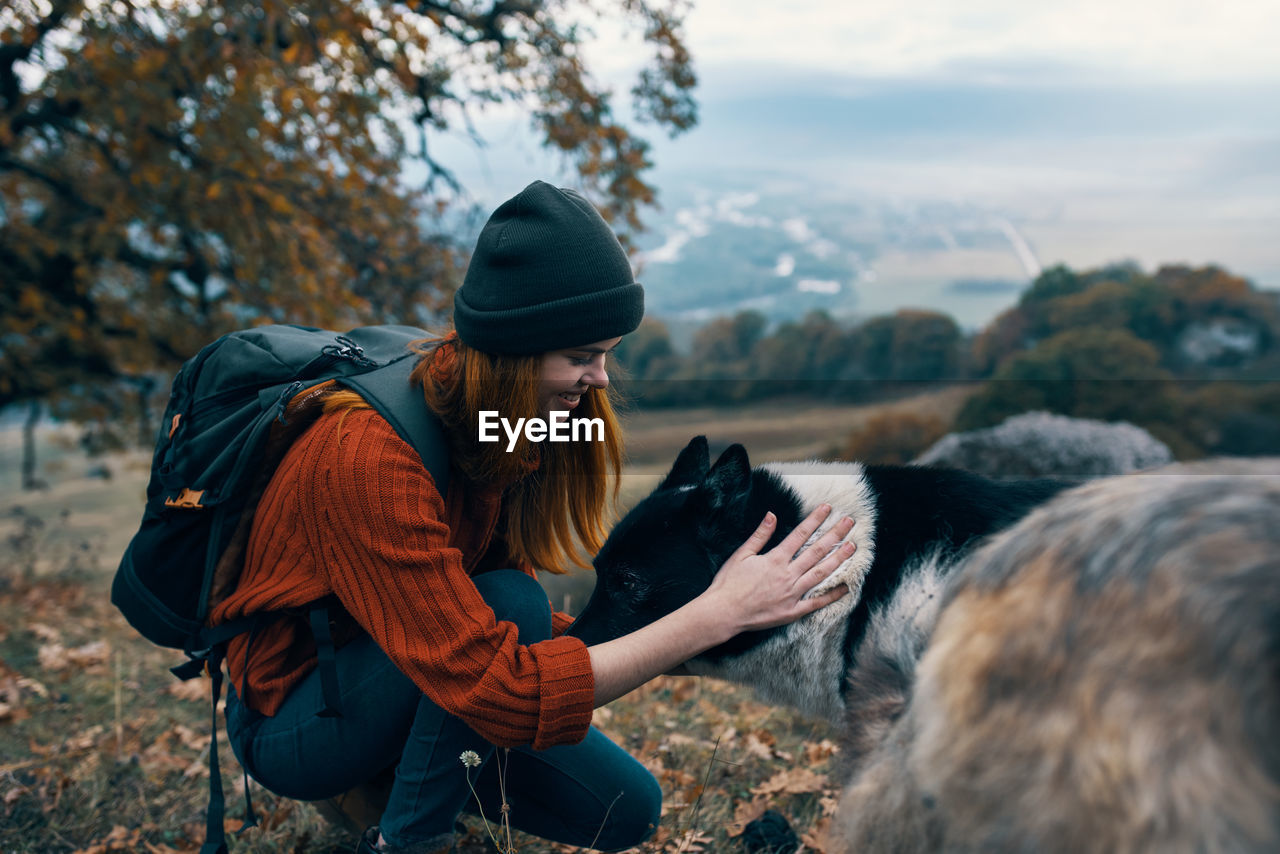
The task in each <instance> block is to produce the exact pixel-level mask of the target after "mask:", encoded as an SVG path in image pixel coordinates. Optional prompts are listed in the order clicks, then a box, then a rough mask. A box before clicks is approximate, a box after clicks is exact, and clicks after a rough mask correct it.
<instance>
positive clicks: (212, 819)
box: [111, 326, 449, 854]
mask: <svg viewBox="0 0 1280 854" xmlns="http://www.w3.org/2000/svg"><path fill="white" fill-rule="evenodd" d="M427 337H430V335H429V333H428V332H426V331H424V330H422V329H416V328H413V327H409V326H367V327H363V328H360V329H355V330H352V331H350V332H347V333H343V334H340V333H336V332H330V331H327V330H323V329H313V328H309V327H302V326H262V327H258V328H256V329H247V330H242V331H239V332H232V333H230V334H228V335H224V336H223V337H221V338H219V339H218V340H217V341H214V342H213V343H212V344H209V345H208V346H206V347H205V348H204V349H202V350H201V351H200V352H199V353H197V354H196V355H195V356H194V357H192V358H191V359H190V360H189V361H187V362H186V363H185V364H184V365H183V366H182V368H181V369H180V370H179V371H178V374H177V376H176V377H174V380H173V388H172V390H171V392H170V396H169V403H168V406H167V407H166V408H165V414H164V420H163V422H162V425H161V429H160V433H159V435H158V437H157V440H156V449H155V455H154V457H153V458H152V462H151V479H150V482H149V483H148V484H147V502H146V508H145V510H144V511H143V514H142V524H141V526H140V527H139V528H138V532H137V533H136V534H134V536H133V540H132V541H131V542H130V543H129V547H128V549H127V550H126V551H125V554H124V558H123V559H122V560H121V562H120V567H119V569H118V570H117V571H116V575H115V579H114V581H113V583H112V586H111V601H112V603H113V604H114V605H115V606H116V607H118V608H119V609H120V610H121V612H123V613H124V615H125V617H126V619H128V621H129V623H130V624H131V625H133V627H134V628H135V629H137V630H138V631H139V632H140V633H141V634H142V635H143V636H144V637H146V638H147V639H148V640H150V641H152V642H154V643H157V644H159V645H161V646H167V647H172V648H175V649H181V650H183V651H184V652H186V654H187V656H188V661H187V663H186V664H184V665H180V666H178V667H175V668H173V671H174V674H175V675H177V676H178V677H179V678H182V679H190V678H192V677H194V676H197V675H199V674H200V673H201V672H204V671H206V670H207V671H208V672H209V674H210V676H211V677H212V681H213V686H212V694H213V702H214V706H215V707H216V705H217V702H218V698H219V696H220V695H221V693H222V667H221V665H222V657H223V652H224V650H225V646H226V643H227V641H228V640H230V639H231V638H232V637H234V636H235V635H237V634H240V633H242V632H245V631H251V630H252V629H253V628H254V627H255V626H256V625H257V624H258V623H259V622H260V618H259V617H247V618H244V619H241V620H238V621H234V622H232V623H228V624H225V625H221V626H218V627H216V628H212V629H211V628H209V627H208V626H206V625H205V620H206V619H207V617H208V615H209V606H210V594H211V592H212V588H213V585H214V579H215V576H216V575H218V573H217V572H216V571H217V570H219V563H220V561H221V560H222V558H223V555H224V553H226V552H227V550H228V546H229V544H230V543H231V540H232V536H233V534H235V532H236V531H237V528H238V527H239V526H240V523H241V517H242V516H243V515H244V511H245V510H246V506H247V504H248V501H249V498H250V495H251V493H252V492H253V490H254V488H255V485H260V484H261V482H262V478H264V477H267V476H269V475H270V471H269V469H270V468H271V467H273V466H274V465H275V464H276V463H278V462H279V460H278V458H277V459H267V457H266V451H267V447H268V439H269V438H270V437H272V435H273V426H275V425H280V426H281V427H287V426H288V425H287V423H286V422H285V412H286V407H287V406H288V404H289V402H290V401H291V400H292V399H293V398H294V397H295V396H296V395H298V394H300V393H304V392H305V391H306V390H308V389H311V388H314V387H315V386H317V385H319V384H320V383H323V382H326V381H329V380H334V381H336V382H337V383H339V384H341V385H343V386H346V387H348V388H350V389H352V390H354V391H356V392H359V393H360V394H361V395H362V396H363V397H364V399H365V400H366V401H368V403H369V404H370V405H371V406H373V408H374V409H375V410H377V411H378V413H379V414H380V415H382V417H384V418H385V419H386V420H387V421H388V422H389V423H390V424H391V426H392V427H393V428H394V429H395V431H396V432H397V433H398V434H399V435H400V437H401V438H403V439H404V440H405V441H406V442H408V443H409V444H410V445H411V446H412V447H413V448H414V450H416V451H417V452H418V455H419V456H420V457H421V458H422V462H423V466H424V467H425V468H426V469H427V471H428V472H430V474H431V477H432V479H433V480H434V481H435V484H436V487H437V489H439V491H440V494H441V495H442V496H443V495H444V494H445V492H446V490H447V489H448V481H449V458H448V445H447V444H446V442H445V437H444V433H443V430H442V427H441V425H440V422H439V421H438V420H437V419H436V418H435V416H434V415H433V414H432V413H431V411H430V410H429V409H428V408H427V405H426V401H425V400H424V399H423V396H422V392H421V390H419V389H416V388H415V387H413V386H411V385H410V383H409V374H410V372H411V371H412V369H413V366H414V364H415V363H416V361H417V357H416V354H414V353H413V352H411V351H410V350H409V344H410V342H413V341H417V340H421V339H423V338H427ZM281 432H282V431H281V430H280V429H277V430H276V434H277V435H279V434H280V433H281ZM226 571H227V567H226V566H223V567H222V569H221V573H222V575H225V573H226ZM234 571H236V572H238V567H235V568H234ZM219 581H220V582H223V581H225V578H222V577H220V576H219ZM311 616H312V618H311V625H312V628H313V631H314V632H315V634H316V646H317V652H318V654H319V657H320V675H321V681H322V684H323V687H324V695H325V701H326V711H325V712H324V714H341V711H340V707H339V701H338V690H337V681H336V670H335V669H334V667H333V644H332V640H331V638H330V637H329V633H328V625H329V620H328V613H327V610H325V608H323V607H317V608H313V609H312V612H311ZM209 757H210V758H209V761H210V772H211V773H210V797H209V811H208V836H207V840H206V842H205V845H204V847H203V848H202V849H201V851H202V854H213V852H221V851H225V850H226V844H225V836H224V832H223V827H222V812H223V799H222V784H221V777H220V776H219V773H218V768H217V762H218V758H217V717H216V711H215V716H214V736H213V741H212V743H211V745H210V748H209ZM246 792H247V788H246ZM248 813H249V819H248V820H247V823H251V822H252V807H251V806H250V808H249V811H248Z"/></svg>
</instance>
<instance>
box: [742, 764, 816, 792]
mask: <svg viewBox="0 0 1280 854" xmlns="http://www.w3.org/2000/svg"><path fill="white" fill-rule="evenodd" d="M830 785H831V781H830V780H828V779H827V776H826V775H825V774H815V773H814V772H813V771H810V770H809V769H808V768H790V769H788V770H786V771H779V772H778V773H777V774H774V775H773V776H772V777H770V778H769V779H768V780H765V781H764V782H763V783H761V784H760V785H759V786H756V787H755V789H753V790H752V794H755V795H759V796H766V795H780V794H783V793H786V794H792V795H797V794H800V793H802V792H821V791H823V790H824V789H826V788H827V787H828V786H830Z"/></svg>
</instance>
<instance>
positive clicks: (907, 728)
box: [837, 461, 1280, 852]
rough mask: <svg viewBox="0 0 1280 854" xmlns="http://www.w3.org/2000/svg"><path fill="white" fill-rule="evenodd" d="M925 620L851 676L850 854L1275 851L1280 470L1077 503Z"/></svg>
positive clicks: (1234, 469)
mask: <svg viewBox="0 0 1280 854" xmlns="http://www.w3.org/2000/svg"><path fill="white" fill-rule="evenodd" d="M1264 471H1270V474H1263V473H1260V472H1264ZM908 583H909V584H918V585H921V586H922V587H930V586H931V584H932V582H931V581H928V580H924V579H917V580H915V581H908ZM917 620H918V624H919V625H920V627H921V629H922V631H921V632H919V633H918V634H915V635H914V636H910V637H908V636H905V635H904V634H903V633H901V632H900V631H899V630H898V628H897V626H900V625H901V622H900V621H899V620H897V619H896V618H893V617H892V616H891V615H889V614H881V615H877V617H875V618H873V620H872V626H871V628H870V630H869V633H870V634H872V635H875V634H877V633H880V634H882V635H884V637H883V638H882V642H880V643H877V644H875V645H874V647H873V648H874V649H875V652H874V653H873V654H871V655H868V656H866V657H864V658H860V659H859V660H858V661H857V662H856V664H855V666H854V667H853V668H852V669H851V671H850V681H849V694H848V695H849V697H850V702H849V714H848V739H849V744H848V746H849V749H848V751H847V753H848V754H849V760H850V762H851V765H852V768H853V773H852V776H851V779H850V782H849V785H848V787H847V789H846V791H845V794H844V797H843V800H842V804H841V808H840V811H839V823H840V829H839V831H838V834H837V838H838V841H839V842H840V843H841V844H842V845H843V846H845V847H846V848H847V850H849V851H936V850H948V851H990V850H1000V851H1035V852H1077V851H1125V852H1127V851H1143V852H1147V851H1149V852H1164V851H1188V852H1190V851H1196V852H1217V851H1221V852H1234V851H1280V465H1277V464H1276V463H1275V462H1274V461H1273V462H1271V463H1259V462H1249V463H1244V464H1239V463H1237V464H1235V465H1234V466H1231V465H1226V464H1220V465H1217V466H1204V465H1201V466H1198V467H1179V468H1174V469H1172V470H1169V471H1166V472H1162V473H1156V474H1137V475H1128V476H1124V477H1117V478H1109V479H1105V480H1102V481H1098V482H1096V483H1092V484H1089V485H1087V486H1083V487H1080V488H1079V489H1076V490H1073V491H1071V492H1068V493H1066V494H1064V495H1063V496H1061V497H1059V498H1058V499H1056V500H1055V501H1053V502H1051V503H1050V504H1047V505H1046V506H1044V507H1043V508H1041V509H1039V510H1037V511H1035V512H1033V513H1031V514H1030V515H1028V516H1027V518H1025V519H1024V520H1023V521H1022V522H1020V523H1019V524H1017V525H1016V526H1014V527H1012V528H1011V529H1009V530H1007V531H1005V532H1004V533H1002V534H999V535H997V536H995V537H994V538H992V540H991V541H990V542H989V543H987V544H986V545H985V546H984V547H982V548H981V549H979V550H977V551H975V552H973V553H972V554H971V555H970V556H969V557H968V558H967V559H966V560H965V561H964V562H963V564H962V565H961V566H959V567H958V568H957V570H956V571H955V573H954V574H953V575H952V577H951V578H950V579H949V580H948V581H947V582H946V584H945V585H944V588H943V590H942V593H941V595H940V596H938V597H936V598H934V599H931V600H927V604H926V605H925V606H924V607H923V608H922V610H921V612H920V613H919V614H918V615H917ZM895 639H896V640H895Z"/></svg>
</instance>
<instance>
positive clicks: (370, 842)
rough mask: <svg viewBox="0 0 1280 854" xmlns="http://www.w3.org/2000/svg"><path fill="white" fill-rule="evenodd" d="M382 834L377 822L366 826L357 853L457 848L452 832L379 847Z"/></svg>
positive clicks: (448, 853)
mask: <svg viewBox="0 0 1280 854" xmlns="http://www.w3.org/2000/svg"><path fill="white" fill-rule="evenodd" d="M381 835H382V833H381V832H380V831H379V830H378V826H377V825H376V824H375V825H374V826H373V827H369V828H366V829H365V832H364V833H363V834H362V835H361V836H360V844H359V845H357V846H356V854H453V852H454V851H456V850H457V849H456V848H454V835H453V834H452V833H442V834H440V835H439V836H437V837H435V838H434V839H428V840H426V841H425V842H415V843H414V844H412V845H407V846H405V847H403V848H379V847H378V838H379V837H380V836H381Z"/></svg>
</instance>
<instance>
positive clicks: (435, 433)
mask: <svg viewBox="0 0 1280 854" xmlns="http://www.w3.org/2000/svg"><path fill="white" fill-rule="evenodd" d="M416 363H417V355H416V354H414V353H409V354H407V355H405V356H402V357H400V358H399V359H396V360H395V361H394V362H391V363H390V364H387V365H383V366H382V367H381V368H375V369H374V370H372V371H368V372H366V373H363V374H355V375H353V376H349V377H341V378H339V380H338V382H340V383H342V384H343V385H345V386H347V387H348V388H350V389H351V390H352V391H355V392H358V393H359V394H360V396H361V397H363V398H364V399H365V400H367V401H368V402H369V405H370V406H372V407H373V408H374V409H375V410H376V411H377V412H378V414H379V415H381V416H382V417H383V418H385V419H387V423H389V424H390V425H391V427H392V429H394V430H395V431H396V433H398V434H399V435H400V438H402V439H404V440H405V441H406V442H408V443H409V445H410V446H411V447H412V448H413V449H414V450H415V451H417V452H418V456H420V457H421V458H422V465H423V466H424V467H425V468H426V470H427V471H428V472H430V473H431V479H432V480H433V481H435V484H436V489H437V490H439V491H440V497H441V498H442V499H443V498H444V497H445V493H446V492H447V491H448V489H449V443H448V442H447V441H446V439H445V435H444V426H443V425H442V424H441V423H440V419H439V418H437V417H436V415H435V413H434V412H432V411H431V410H430V409H429V408H428V407H427V402H426V400H425V399H424V398H423V396H422V391H421V390H420V389H418V388H416V387H415V386H413V385H412V384H411V383H410V382H409V374H410V373H411V372H412V371H413V367H414V365H415V364H416Z"/></svg>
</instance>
